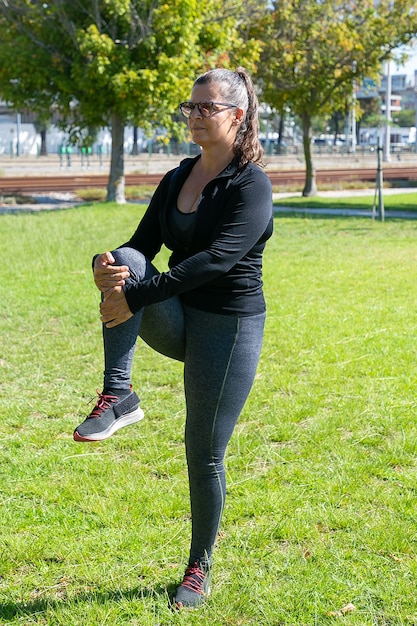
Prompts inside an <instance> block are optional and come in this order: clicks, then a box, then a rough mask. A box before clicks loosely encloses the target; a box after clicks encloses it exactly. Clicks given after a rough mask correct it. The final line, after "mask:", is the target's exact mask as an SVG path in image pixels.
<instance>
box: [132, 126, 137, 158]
mask: <svg viewBox="0 0 417 626" xmlns="http://www.w3.org/2000/svg"><path fill="white" fill-rule="evenodd" d="M138 154H139V150H138V127H137V126H134V127H133V144H132V152H131V155H132V156H137V155H138Z"/></svg>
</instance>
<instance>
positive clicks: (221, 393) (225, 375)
mask: <svg viewBox="0 0 417 626" xmlns="http://www.w3.org/2000/svg"><path fill="white" fill-rule="evenodd" d="M239 332H240V318H238V320H237V329H236V333H235V338H234V341H233V346H232V348H231V350H230V354H229V359H228V362H227V366H226V370H225V373H224V377H223V383H222V387H221V390H220V393H219V397H218V400H217V405H216V410H215V412H214V419H213V425H212V429H211V442H210V454H211V461H212V463H213V467H214V469H215V472H216V477H217V482H218V484H219V488H220V493H221V498H222V506H221V511H220V516H219V522H218V524H217V530H216V535H217V533H218V531H219V528H220V520H221V515H222V512H223V509H224V503H225V494H224V493H223V487H222V481H221V480H220V474H219V472H218V469H217V466H216V464H215V462H214V458H213V433H214V429H215V427H216V423H217V416H218V412H219V406H220V402H221V400H222V398H223V391H224V386H225V384H226V379H227V376H228V374H229V370H230V362H231V360H232V357H233V353H234V351H235V347H236V343H237V340H238V337H239ZM222 463H224V457H223V459H222Z"/></svg>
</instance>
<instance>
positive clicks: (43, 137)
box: [39, 128, 48, 156]
mask: <svg viewBox="0 0 417 626" xmlns="http://www.w3.org/2000/svg"><path fill="white" fill-rule="evenodd" d="M40 136H41V147H40V150H39V156H48V149H47V147H46V128H42V130H41V131H40Z"/></svg>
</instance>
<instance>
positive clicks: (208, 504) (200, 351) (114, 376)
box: [103, 248, 265, 564]
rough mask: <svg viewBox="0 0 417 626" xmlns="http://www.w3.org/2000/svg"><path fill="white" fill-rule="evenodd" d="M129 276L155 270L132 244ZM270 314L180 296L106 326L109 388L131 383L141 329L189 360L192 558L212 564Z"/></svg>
mask: <svg viewBox="0 0 417 626" xmlns="http://www.w3.org/2000/svg"><path fill="white" fill-rule="evenodd" d="M113 256H114V258H115V261H116V265H127V266H129V270H130V274H131V276H130V278H129V279H128V280H130V281H133V282H134V283H135V282H136V281H140V280H143V279H144V278H148V277H150V276H152V275H154V274H155V273H158V272H157V270H156V269H155V268H154V266H153V265H152V264H151V263H150V262H149V261H148V260H147V259H146V258H145V257H144V256H143V255H142V254H141V253H140V252H137V251H136V250H134V249H132V248H119V249H117V250H115V251H113ZM264 323H265V314H263V313H262V314H260V315H254V316H250V317H238V316H235V315H219V314H215V313H208V312H205V311H201V310H199V309H195V308H193V307H190V306H183V304H182V302H181V299H180V298H179V297H176V296H175V297H172V298H169V299H168V300H165V301H163V302H160V303H157V304H153V305H150V306H147V307H145V308H143V309H141V310H140V311H138V313H136V314H135V315H134V316H133V317H132V318H130V319H129V320H128V321H127V322H124V323H123V324H120V325H119V326H116V327H115V328H111V329H108V328H105V327H104V326H103V338H104V355H105V371H104V386H105V387H113V388H127V387H128V386H129V384H130V374H131V368H132V361H133V355H134V351H135V346H136V340H137V337H138V335H139V336H140V337H141V338H142V339H143V340H144V341H145V342H146V343H147V344H149V345H150V346H151V347H152V348H153V349H155V350H157V351H158V352H160V353H161V354H164V355H166V356H169V357H171V358H174V359H177V360H179V361H183V362H184V389H185V399H186V412H187V415H186V426H185V446H186V454H187V464H188V476H189V483H190V500H191V516H192V540H191V550H190V564H193V563H195V562H196V561H201V562H203V563H207V562H208V563H210V562H211V557H212V551H213V546H214V542H215V540H216V536H217V532H218V529H219V525H220V520H221V516H222V512H223V507H224V501H225V494H226V481H225V470H224V463H223V461H224V455H225V452H226V447H227V444H228V442H229V440H230V437H231V435H232V432H233V429H234V427H235V424H236V422H237V419H238V417H239V415H240V413H241V411H242V408H243V405H244V404H245V401H246V399H247V397H248V394H249V392H250V390H251V387H252V384H253V380H254V377H255V373H256V368H257V365H258V361H259V355H260V352H261V347H262V339H263V329H264Z"/></svg>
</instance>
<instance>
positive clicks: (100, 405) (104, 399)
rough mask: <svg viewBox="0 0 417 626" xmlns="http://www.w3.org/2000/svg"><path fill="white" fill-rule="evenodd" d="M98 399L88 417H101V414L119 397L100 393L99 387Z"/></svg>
mask: <svg viewBox="0 0 417 626" xmlns="http://www.w3.org/2000/svg"><path fill="white" fill-rule="evenodd" d="M97 394H98V400H97V402H96V406H95V407H94V409H93V410H92V411H91V413H90V415H89V416H88V417H100V415H101V414H102V413H103V411H105V410H106V409H108V408H109V407H110V406H111V405H112V404H113V403H114V402H116V401H117V400H118V399H119V398H118V397H117V396H110V395H108V394H104V393H100V392H99V390H98V389H97Z"/></svg>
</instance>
